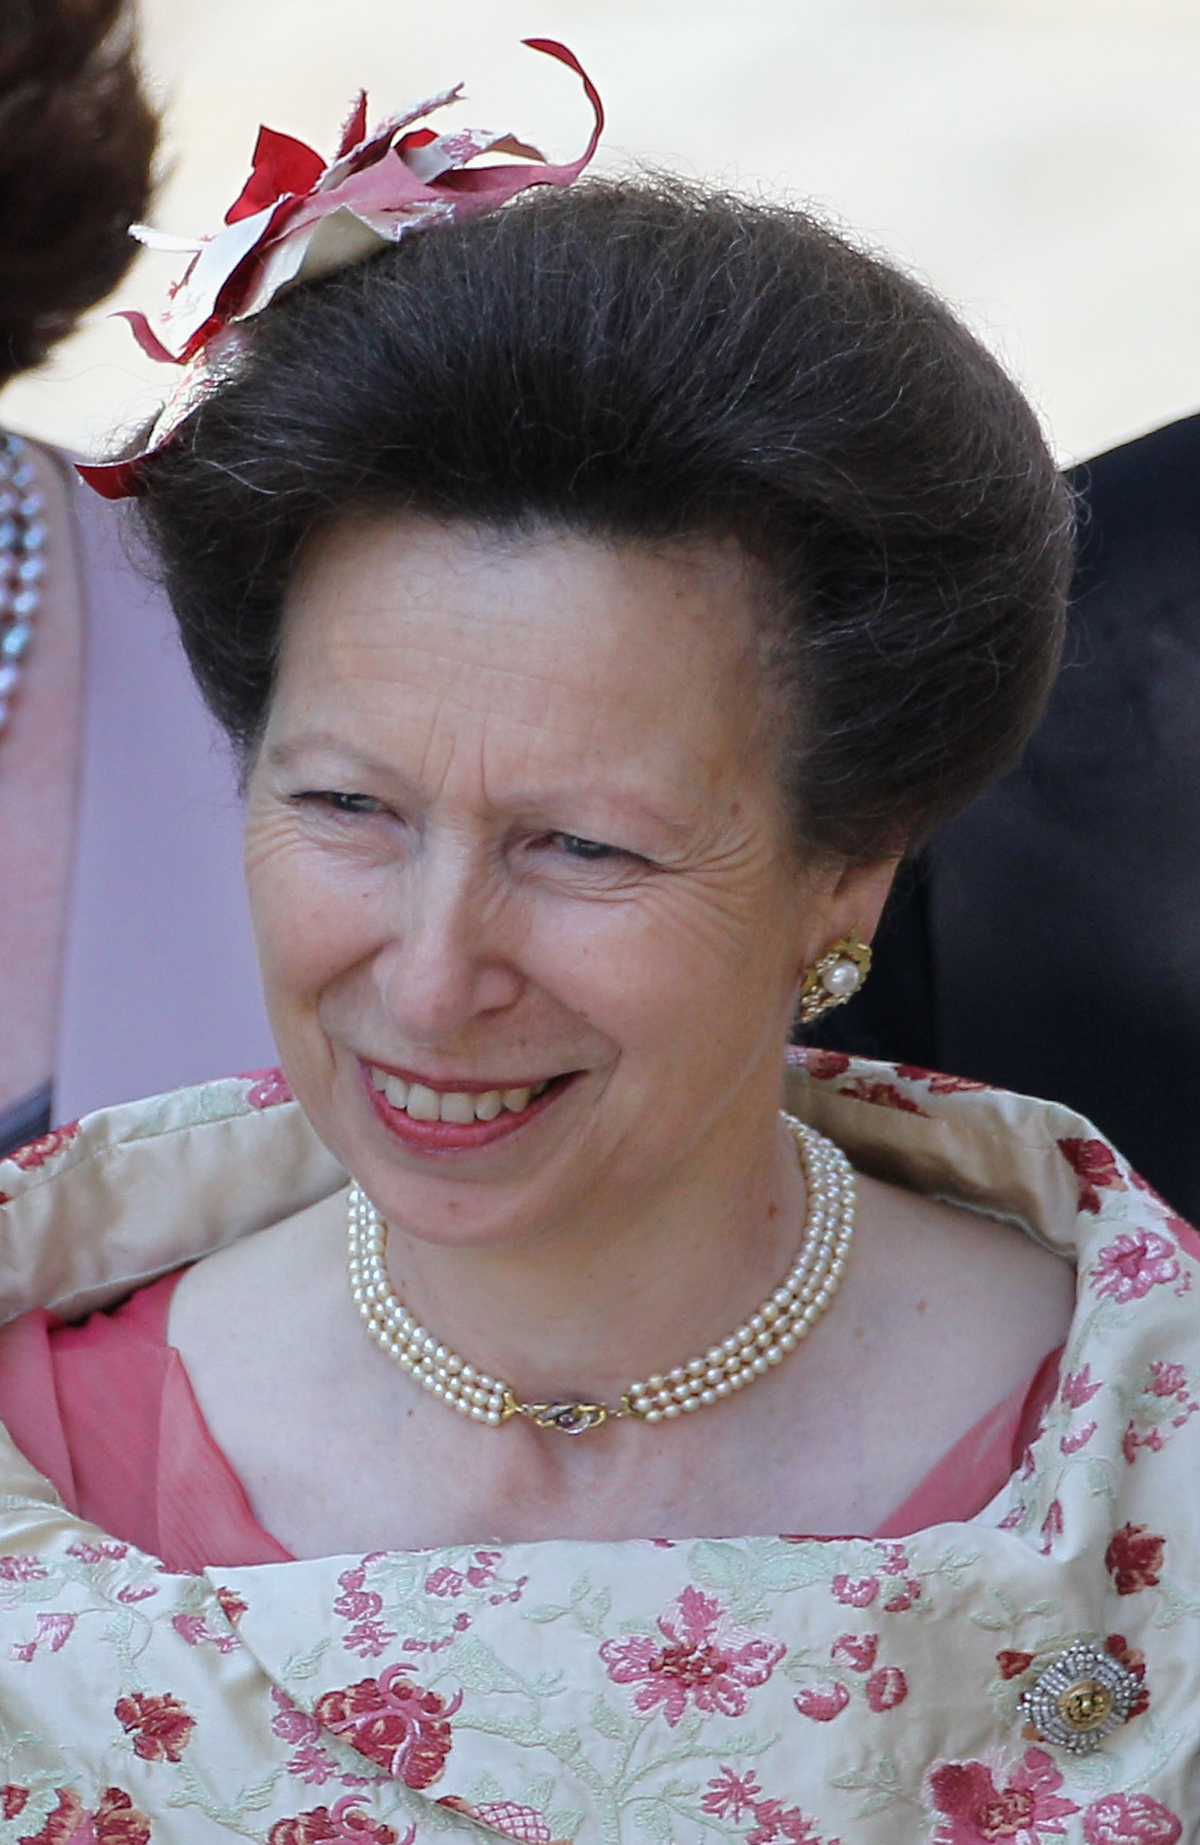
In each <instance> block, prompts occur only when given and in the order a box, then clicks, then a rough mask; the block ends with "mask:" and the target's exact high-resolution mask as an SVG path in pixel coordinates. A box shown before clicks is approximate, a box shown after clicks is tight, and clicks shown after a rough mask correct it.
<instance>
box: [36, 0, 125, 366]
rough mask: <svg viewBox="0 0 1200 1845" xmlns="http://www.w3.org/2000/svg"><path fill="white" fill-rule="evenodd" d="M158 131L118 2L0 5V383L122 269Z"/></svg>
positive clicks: (66, 327) (42, 351)
mask: <svg viewBox="0 0 1200 1845" xmlns="http://www.w3.org/2000/svg"><path fill="white" fill-rule="evenodd" d="M157 136H158V122H157V119H156V117H155V115H154V113H153V111H152V110H151V108H150V106H149V104H148V103H147V101H146V99H145V98H144V96H143V95H142V93H141V90H140V89H139V87H138V74H137V67H136V64H135V62H134V53H133V37H132V27H131V19H130V14H129V12H128V10H127V7H126V4H125V0H0V382H3V380H4V379H6V378H8V377H10V376H12V374H13V373H15V372H19V371H24V370H25V369H26V368H27V367H28V366H31V365H37V364H38V363H39V362H40V361H41V360H42V359H43V358H44V357H45V355H46V353H47V351H48V350H49V348H50V347H51V346H52V345H53V344H54V343H55V341H56V340H60V339H62V338H63V336H64V335H65V334H67V333H69V332H70V331H71V328H72V327H73V326H74V324H75V321H76V319H77V318H78V316H79V315H80V314H81V313H83V311H84V309H85V308H89V307H91V306H92V304H93V303H94V302H96V301H99V300H102V299H103V297H104V296H105V295H107V294H108V293H109V291H110V290H111V289H112V288H114V287H115V286H116V284H117V283H118V282H119V281H120V279H121V277H122V275H123V274H124V273H125V271H126V269H127V268H128V267H129V264H130V262H131V260H132V258H133V256H134V254H135V246H134V245H133V244H132V243H131V242H130V239H129V236H128V231H129V226H130V224H131V223H133V221H134V220H135V219H137V218H139V217H141V216H143V215H144V213H145V209H146V204H147V200H148V197H149V191H150V168H151V162H152V160H153V157H154V149H155V144H156V141H157Z"/></svg>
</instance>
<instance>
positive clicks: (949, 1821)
mask: <svg viewBox="0 0 1200 1845" xmlns="http://www.w3.org/2000/svg"><path fill="white" fill-rule="evenodd" d="M1062 1784H1063V1778H1062V1776H1061V1774H1060V1773H1059V1772H1058V1769H1057V1768H1056V1767H1055V1766H1054V1762H1053V1760H1052V1758H1051V1757H1050V1756H1049V1755H1048V1754H1047V1752H1046V1751H1045V1750H1044V1749H1026V1751H1025V1754H1024V1755H1023V1756H1022V1758H1021V1760H1020V1761H1019V1762H1018V1763H1017V1764H1016V1766H1015V1767H1014V1768H1013V1770H1012V1772H1011V1773H1010V1774H1009V1776H1008V1778H1007V1780H1006V1781H1005V1782H1004V1784H1003V1786H1001V1787H998V1786H997V1785H996V1782H995V1779H994V1777H993V1775H992V1771H991V1770H990V1769H989V1768H987V1767H985V1765H984V1764H983V1763H982V1762H943V1763H942V1764H941V1765H940V1766H939V1767H937V1768H935V1769H934V1771H933V1773H932V1774H931V1775H930V1777H929V1792H930V1796H931V1799H932V1802H933V1806H934V1808H935V1810H936V1811H937V1812H938V1813H941V1814H943V1815H944V1817H943V1819H942V1821H941V1823H940V1825H939V1826H938V1829H937V1831H936V1832H935V1834H934V1840H933V1845H996V1842H997V1841H998V1840H1011V1841H1012V1845H1039V1841H1040V1840H1041V1839H1042V1837H1043V1835H1047V1834H1048V1835H1049V1836H1051V1837H1061V1836H1062V1835H1063V1833H1065V1831H1066V1827H1065V1826H1064V1825H1063V1823H1062V1822H1063V1821H1064V1820H1065V1819H1067V1818H1068V1817H1069V1816H1070V1815H1071V1814H1072V1813H1078V1811H1079V1808H1078V1806H1077V1805H1076V1803H1075V1802H1074V1801H1073V1800H1066V1799H1064V1798H1063V1797H1062V1796H1061V1795H1060V1794H1059V1792H1058V1789H1059V1788H1060V1787H1061V1786H1062Z"/></svg>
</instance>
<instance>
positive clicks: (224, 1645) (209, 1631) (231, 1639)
mask: <svg viewBox="0 0 1200 1845" xmlns="http://www.w3.org/2000/svg"><path fill="white" fill-rule="evenodd" d="M171 1626H172V1627H173V1628H174V1629H175V1632H176V1633H177V1634H178V1635H179V1638H180V1639H181V1640H186V1641H187V1644H188V1645H189V1646H215V1647H216V1649H217V1651H218V1653H232V1652H235V1651H236V1649H237V1648H238V1647H239V1646H241V1644H242V1643H241V1641H240V1640H239V1639H238V1637H237V1635H236V1634H235V1633H234V1632H233V1631H232V1630H231V1629H221V1628H215V1627H210V1626H209V1624H208V1622H207V1621H206V1620H205V1618H204V1616H203V1615H202V1614H176V1615H173V1616H172V1617H171Z"/></svg>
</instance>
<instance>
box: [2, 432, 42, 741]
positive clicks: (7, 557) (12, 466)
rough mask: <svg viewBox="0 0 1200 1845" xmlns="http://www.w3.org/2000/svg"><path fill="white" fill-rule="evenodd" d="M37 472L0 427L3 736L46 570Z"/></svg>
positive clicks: (16, 441)
mask: <svg viewBox="0 0 1200 1845" xmlns="http://www.w3.org/2000/svg"><path fill="white" fill-rule="evenodd" d="M45 547H46V526H45V522H44V520H43V518H42V496H41V494H40V493H39V492H38V491H37V474H36V472H35V471H34V469H33V467H32V466H31V464H30V463H29V461H28V460H26V450H25V443H24V441H23V439H22V438H21V437H20V436H11V435H8V434H7V433H6V432H4V431H0V734H3V732H4V730H5V728H6V727H7V724H8V716H9V710H10V707H11V705H12V701H13V699H14V697H15V696H16V693H17V691H18V690H19V688H20V684H21V679H22V676H23V674H24V670H25V656H26V654H27V653H28V651H29V643H30V641H31V640H32V638H33V618H34V616H35V615H36V614H37V611H38V607H39V604H40V603H41V599H42V577H43V576H44V575H45V571H46V557H45Z"/></svg>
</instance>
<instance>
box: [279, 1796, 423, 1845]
mask: <svg viewBox="0 0 1200 1845" xmlns="http://www.w3.org/2000/svg"><path fill="white" fill-rule="evenodd" d="M416 1836H417V1829H416V1827H415V1826H410V1827H409V1829H408V1831H407V1832H406V1833H405V1835H404V1840H403V1845H413V1841H414V1840H415V1839H416ZM325 1839H335V1840H339V1841H344V1842H345V1845H397V1839H396V1833H395V1829H394V1827H392V1826H385V1825H384V1824H383V1823H382V1821H380V1820H374V1819H371V1818H369V1817H368V1815H367V1814H366V1813H364V1812H363V1811H362V1809H361V1807H356V1806H355V1804H354V1796H353V1795H352V1794H347V1795H345V1796H344V1798H343V1799H341V1800H339V1801H338V1802H337V1804H336V1805H335V1806H334V1807H333V1808H332V1809H330V1808H329V1807H312V1808H311V1809H310V1810H309V1811H308V1812H307V1813H295V1814H293V1816H292V1817H291V1819H277V1820H276V1821H275V1824H274V1825H273V1826H272V1827H271V1830H270V1832H268V1834H267V1841H268V1845H321V1841H323V1840H325Z"/></svg>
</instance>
